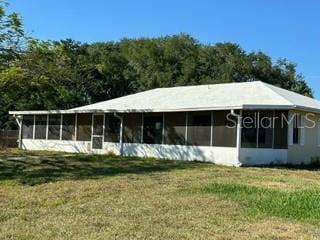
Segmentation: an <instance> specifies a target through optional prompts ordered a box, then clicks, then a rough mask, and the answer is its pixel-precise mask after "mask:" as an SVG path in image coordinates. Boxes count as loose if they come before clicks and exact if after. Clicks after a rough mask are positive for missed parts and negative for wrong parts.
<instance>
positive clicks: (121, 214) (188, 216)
mask: <svg viewBox="0 0 320 240" xmlns="http://www.w3.org/2000/svg"><path fill="white" fill-rule="evenodd" d="M194 189H196V190H197V191H194ZM319 191H320V174H319V172H318V171H316V170H297V169H286V168H279V169H277V168H232V167H222V166H216V165H213V164H207V163H199V162H184V161H163V160H155V159H144V158H134V157H116V156H105V155H72V154H65V153H53V152H24V151H18V150H10V151H3V150H2V151H0V239H39V240H40V239H41V240H42V239H235V238H237V239H318V238H319V236H320V230H319V226H318V222H319V197H318V196H319V195H318V194H319Z"/></svg>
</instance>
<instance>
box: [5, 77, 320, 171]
mask: <svg viewBox="0 0 320 240" xmlns="http://www.w3.org/2000/svg"><path fill="white" fill-rule="evenodd" d="M9 113H10V114H12V115H13V116H14V117H15V118H16V119H17V121H18V124H19V126H20V137H19V140H20V141H19V145H20V147H21V148H22V149H26V150H58V151H65V152H81V153H95V154H98V153H114V154H122V155H126V156H148V157H155V158H163V159H184V160H200V161H208V162H213V163H217V164H224V165H234V166H239V165H259V164H271V163H273V164H287V163H290V164H300V163H306V164H307V163H309V162H310V161H311V160H312V159H316V158H317V157H319V156H320V121H319V120H320V101H317V100H315V99H312V98H309V97H306V96H302V95H299V94H297V93H294V92H291V91H287V90H284V89H282V88H278V87H275V86H273V85H269V84H266V83H264V82H260V81H253V82H244V83H226V84H213V85H199V86H184V87H172V88H157V89H153V90H149V91H145V92H140V93H136V94H132V95H128V96H124V97H119V98H116V99H112V100H108V101H104V102H98V103H95V104H90V105H87V106H82V107H77V108H73V109H68V110H49V111H47V110H46V111H10V112H9Z"/></svg>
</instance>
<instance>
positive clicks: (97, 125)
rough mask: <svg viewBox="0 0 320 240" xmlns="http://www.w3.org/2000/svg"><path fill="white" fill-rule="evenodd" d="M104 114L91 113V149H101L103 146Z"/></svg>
mask: <svg viewBox="0 0 320 240" xmlns="http://www.w3.org/2000/svg"><path fill="white" fill-rule="evenodd" d="M103 126H104V115H103V114H93V115H92V137H91V142H92V149H93V150H94V149H102V148H103V138H104V134H103V129H104V127H103Z"/></svg>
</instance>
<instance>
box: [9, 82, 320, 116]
mask: <svg viewBox="0 0 320 240" xmlns="http://www.w3.org/2000/svg"><path fill="white" fill-rule="evenodd" d="M222 109H298V110H305V111H312V112H320V101H318V100H316V99H313V98H310V97H306V96H303V95H300V94H297V93H294V92H291V91H288V90H285V89H282V88H279V87H276V86H273V85H270V84H267V83H264V82H261V81H253V82H241V83H223V84H211V85H197V86H184V87H172V88H156V89H153V90H149V91H144V92H140V93H136V94H131V95H127V96H124V97H119V98H115V99H111V100H107V101H103V102H98V103H94V104H90V105H86V106H82V107H77V108H73V109H68V110H53V111H12V112H10V114H46V113H76V112H79V113H80V112H171V111H198V110H222Z"/></svg>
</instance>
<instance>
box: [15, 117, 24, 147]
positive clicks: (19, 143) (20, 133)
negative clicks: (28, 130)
mask: <svg viewBox="0 0 320 240" xmlns="http://www.w3.org/2000/svg"><path fill="white" fill-rule="evenodd" d="M14 118H15V119H16V121H17V123H18V126H19V139H18V148H19V149H21V148H22V119H23V116H21V115H18V116H14Z"/></svg>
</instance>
